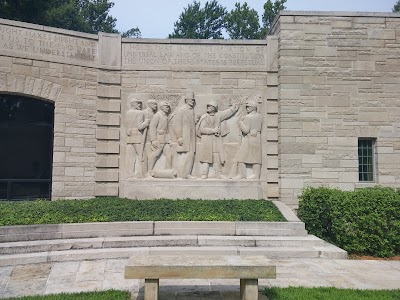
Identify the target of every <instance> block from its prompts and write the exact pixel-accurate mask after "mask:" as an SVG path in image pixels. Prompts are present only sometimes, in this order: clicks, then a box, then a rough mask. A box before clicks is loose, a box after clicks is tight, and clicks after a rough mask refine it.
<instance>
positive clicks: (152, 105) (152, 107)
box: [142, 99, 157, 175]
mask: <svg viewBox="0 0 400 300" xmlns="http://www.w3.org/2000/svg"><path fill="white" fill-rule="evenodd" d="M156 112H157V100H155V99H149V100H148V101H147V108H146V109H144V110H143V115H144V118H145V119H149V120H150V122H151V120H152V119H153V117H154V114H155V113H156ZM149 126H150V125H148V126H147V127H146V128H144V129H143V135H144V143H143V145H142V148H143V151H142V153H143V155H142V162H143V174H147V175H148V168H147V165H148V157H149V155H150V154H151V150H150V138H149V132H148V131H149Z"/></svg>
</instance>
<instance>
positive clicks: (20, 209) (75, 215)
mask: <svg viewBox="0 0 400 300" xmlns="http://www.w3.org/2000/svg"><path fill="white" fill-rule="evenodd" d="M117 221H120V222H122V221H264V222H268V221H285V218H284V217H283V216H282V214H281V213H280V211H279V210H278V209H277V208H276V206H275V205H274V204H273V203H272V202H271V201H267V200H166V199H164V200H143V201H140V200H130V199H124V198H96V199H90V200H58V201H43V200H41V201H23V202H0V226H5V225H30V224H58V223H85V222H117Z"/></svg>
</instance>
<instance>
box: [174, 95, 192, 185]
mask: <svg viewBox="0 0 400 300" xmlns="http://www.w3.org/2000/svg"><path fill="white" fill-rule="evenodd" d="M195 106H196V100H195V98H194V94H193V92H188V93H186V95H185V105H183V106H182V107H179V108H178V109H176V110H175V113H174V117H173V125H172V128H173V130H174V134H175V136H176V139H177V145H176V153H177V155H178V156H184V162H183V163H182V164H180V165H179V166H178V174H179V177H180V178H185V179H195V177H194V176H192V175H191V172H192V169H193V163H194V156H195V153H196V117H195V113H194V107H195Z"/></svg>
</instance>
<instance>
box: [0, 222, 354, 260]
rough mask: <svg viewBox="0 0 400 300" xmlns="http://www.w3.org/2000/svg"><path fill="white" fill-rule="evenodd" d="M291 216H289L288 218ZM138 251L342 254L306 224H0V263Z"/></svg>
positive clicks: (290, 255)
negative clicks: (315, 234)
mask: <svg viewBox="0 0 400 300" xmlns="http://www.w3.org/2000/svg"><path fill="white" fill-rule="evenodd" d="M292 217H293V216H292ZM289 219H290V218H289ZM138 254H164V255H165V254H169V255H179V256H181V255H185V254H188V255H189V254H190V255H196V254H202V255H206V254H213V255H264V256H266V257H268V258H346V257H347V253H346V251H344V250H342V249H340V248H338V247H335V246H333V245H331V244H329V243H326V242H325V241H323V240H321V239H319V238H317V237H315V236H313V235H308V234H307V231H306V230H305V226H304V223H302V222H300V221H298V219H297V220H294V221H289V222H157V221H156V222H152V221H150V222H114V223H86V224H56V225H31V226H25V225H24V226H3V227H0V266H8V265H16V264H31V263H42V262H59V261H75V260H94V259H110V258H129V257H131V256H133V255H138Z"/></svg>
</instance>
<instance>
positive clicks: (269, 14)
mask: <svg viewBox="0 0 400 300" xmlns="http://www.w3.org/2000/svg"><path fill="white" fill-rule="evenodd" d="M286 1H287V0H276V1H275V2H274V3H272V1H271V0H268V1H267V2H266V3H265V4H264V14H263V16H262V21H263V24H264V27H265V28H266V30H267V31H269V30H270V29H271V26H272V23H273V22H274V20H275V18H276V16H277V15H278V14H279V12H280V11H281V10H283V9H285V8H286V7H285V5H284V4H285V3H286Z"/></svg>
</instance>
